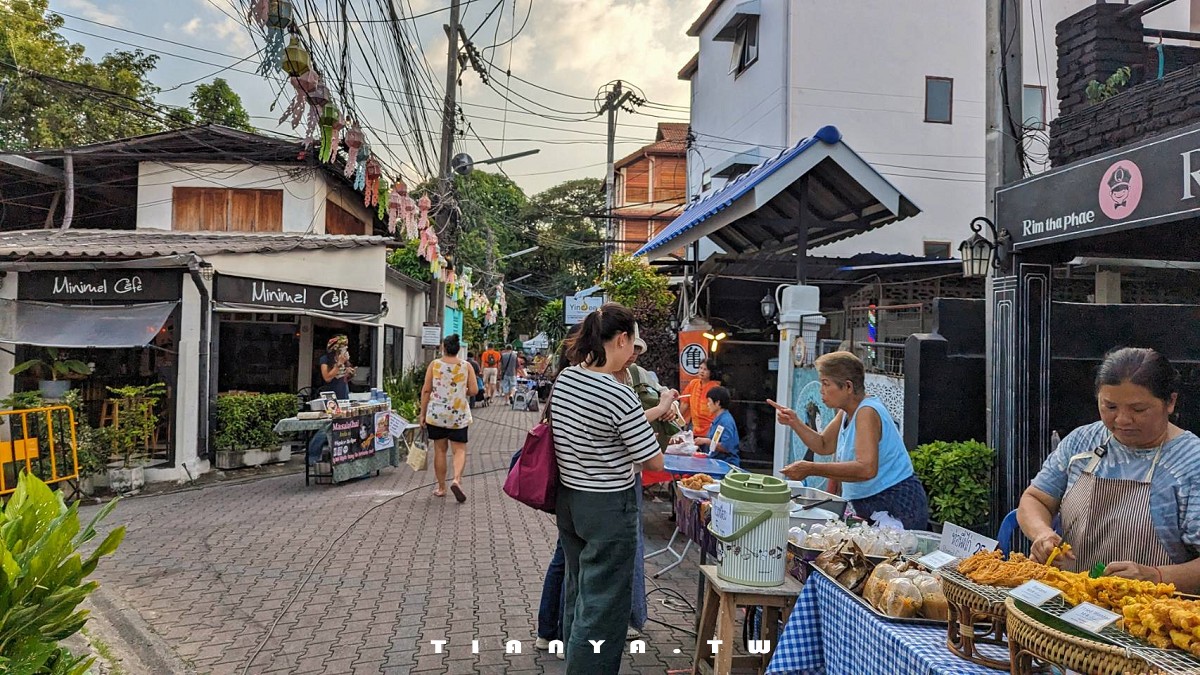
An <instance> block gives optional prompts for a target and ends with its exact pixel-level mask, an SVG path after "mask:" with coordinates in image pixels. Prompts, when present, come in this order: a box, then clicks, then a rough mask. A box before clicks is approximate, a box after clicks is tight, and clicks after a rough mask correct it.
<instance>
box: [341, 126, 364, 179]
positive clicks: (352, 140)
mask: <svg viewBox="0 0 1200 675" xmlns="http://www.w3.org/2000/svg"><path fill="white" fill-rule="evenodd" d="M349 123H350V131H347V132H346V171H345V172H344V173H345V175H346V178H351V177H353V176H354V172H355V170H356V169H357V168H358V153H359V151H360V150H362V147H363V143H366V137H365V136H364V135H363V131H362V127H360V126H358V121H356V120H349Z"/></svg>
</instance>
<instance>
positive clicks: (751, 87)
mask: <svg viewBox="0 0 1200 675" xmlns="http://www.w3.org/2000/svg"><path fill="white" fill-rule="evenodd" d="M1091 4H1093V0H1044V2H1039V3H1037V10H1036V11H1031V10H1030V8H1029V7H1028V6H1025V7H1024V10H1025V11H1024V12H1023V23H1024V30H1023V41H1024V74H1023V77H1024V83H1025V84H1027V85H1038V86H1045V87H1046V89H1047V92H1046V101H1047V107H1048V111H1047V112H1046V119H1047V120H1052V119H1054V117H1055V116H1056V114H1057V100H1058V91H1057V84H1056V75H1055V70H1056V53H1057V52H1056V47H1055V31H1054V27H1055V25H1056V24H1057V23H1058V22H1060V21H1062V20H1063V19H1065V18H1066V17H1068V16H1070V15H1071V14H1074V13H1075V12H1077V11H1079V10H1081V9H1083V8H1085V7H1087V6H1089V5H1091ZM1191 4H1192V3H1183V2H1177V3H1174V4H1172V5H1168V6H1167V7H1165V8H1163V9H1161V10H1159V11H1157V12H1154V13H1153V14H1150V15H1149V16H1147V17H1146V21H1145V23H1146V25H1148V26H1152V27H1157V28H1175V29H1181V30H1186V29H1188V28H1189V26H1190V23H1191V17H1192V14H1193V13H1192V7H1191ZM736 5H737V3H736V2H733V1H732V0H731V1H729V2H725V3H723V5H722V6H721V8H720V9H719V10H718V11H717V12H716V14H715V15H714V16H713V18H712V19H711V20H710V21H709V22H708V23H707V24H706V26H705V27H704V28H703V30H702V31H701V35H700V37H699V39H698V47H699V52H700V60H699V70H698V71H697V73H696V74H695V76H694V77H693V80H692V111H691V122H692V128H693V132H694V133H696V135H697V141H696V145H695V151H694V152H689V153H688V189H689V195H697V194H699V192H700V182H701V178H700V177H701V174H702V172H703V170H704V168H705V167H707V168H712V167H714V166H717V165H719V164H720V163H721V162H723V161H725V160H727V159H728V158H729V157H731V156H733V155H734V154H736V153H739V152H746V151H754V150H757V151H758V152H759V153H760V154H761V155H762V156H764V157H770V156H773V155H775V154H777V153H778V152H779V151H780V150H781V149H783V148H784V147H789V146H791V145H794V144H795V143H797V142H799V141H800V140H801V139H802V138H804V137H806V136H808V135H810V134H812V133H814V132H815V131H816V130H817V129H819V128H820V127H822V126H824V125H826V124H832V125H835V126H837V127H838V128H839V129H840V130H841V131H842V133H843V135H844V137H845V140H846V142H847V143H848V144H849V145H850V147H852V148H854V150H855V151H857V152H858V153H859V154H861V155H862V156H863V158H864V159H866V160H867V161H868V162H870V163H871V164H872V165H874V166H875V167H876V169H877V170H878V171H880V172H881V173H882V174H884V175H885V177H886V178H888V180H890V181H892V182H893V184H894V185H895V186H896V187H897V188H899V189H900V190H901V191H903V192H904V193H905V194H906V195H908V197H909V198H911V199H912V200H913V201H914V202H915V203H916V204H917V205H918V206H919V207H920V208H921V209H923V213H922V214H921V215H919V216H917V217H915V218H910V219H908V220H905V221H903V222H901V223H897V224H895V225H891V226H888V227H885V228H882V229H881V230H877V231H875V232H870V233H867V234H864V235H860V236H857V237H853V238H851V239H848V240H846V241H844V242H840V243H837V244H833V245H830V246H826V247H822V248H819V249H816V250H815V252H817V253H819V254H822V255H852V254H854V253H857V252H862V251H880V252H886V253H907V254H915V255H920V254H922V253H923V252H924V241H926V240H929V241H947V242H951V245H952V249H954V250H956V249H957V245H958V243H959V242H961V241H962V240H963V239H965V238H966V236H967V235H968V234H969V232H968V230H967V224H968V223H969V222H970V220H971V218H973V217H975V216H978V215H983V214H984V204H985V201H984V197H985V195H984V183H983V179H984V100H985V86H986V82H987V73H986V68H985V42H984V23H985V18H986V17H985V3H983V2H981V1H979V2H963V1H962V0H914V1H912V2H905V3H897V2H894V1H891V0H858V1H856V2H837V1H835V0H793V1H792V2H786V1H785V0H762V3H761V9H762V17H761V20H760V46H759V54H760V55H759V61H758V63H756V64H754V65H752V66H751V67H750V68H749V69H747V70H746V72H744V73H743V74H741V75H740V76H738V77H734V76H733V75H731V74H729V59H730V52H731V49H732V43H728V42H714V41H713V40H712V36H713V35H714V34H715V33H716V32H717V30H718V29H719V28H720V27H721V26H722V25H724V23H725V22H726V20H727V19H728V17H729V16H730V15H731V14H732V13H733V11H734V8H735V7H736ZM784 27H786V30H784ZM867 64H869V67H866V65H867ZM926 76H938V77H950V78H953V79H954V93H953V98H954V108H953V123H952V124H948V125H947V124H930V123H926V122H925V121H924V105H925V96H924V95H925V91H924V88H925V77H926ZM1041 135H1042V137H1043V140H1039V141H1031V142H1030V155H1031V159H1032V160H1034V161H1032V166H1031V168H1032V169H1033V170H1034V171H1042V170H1045V169H1047V168H1049V160H1048V157H1047V156H1046V155H1047V152H1046V146H1045V142H1044V132H1043V133H1042V134H1041ZM722 185H723V182H722V181H721V180H719V179H717V180H714V181H713V188H714V189H717V188H720V187H721V186H722Z"/></svg>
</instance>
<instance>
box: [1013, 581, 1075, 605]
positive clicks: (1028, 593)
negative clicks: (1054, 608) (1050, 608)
mask: <svg viewBox="0 0 1200 675" xmlns="http://www.w3.org/2000/svg"><path fill="white" fill-rule="evenodd" d="M1060 593H1062V591H1060V590H1058V589H1057V588H1054V587H1052V586H1047V585H1046V584H1043V583H1042V582H1040V581H1026V582H1025V583H1023V584H1021V585H1020V586H1017V587H1016V588H1014V589H1012V590H1011V591H1009V592H1008V594H1009V595H1011V596H1013V597H1014V598H1016V599H1018V600H1023V601H1025V602H1027V603H1029V604H1031V605H1033V606H1034V607H1041V606H1042V605H1044V604H1046V603H1047V602H1049V601H1050V599H1051V598H1053V597H1055V596H1057V595H1059V594H1060Z"/></svg>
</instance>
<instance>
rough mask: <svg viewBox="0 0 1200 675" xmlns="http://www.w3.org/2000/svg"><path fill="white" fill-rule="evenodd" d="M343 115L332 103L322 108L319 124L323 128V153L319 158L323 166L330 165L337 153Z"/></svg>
mask: <svg viewBox="0 0 1200 675" xmlns="http://www.w3.org/2000/svg"><path fill="white" fill-rule="evenodd" d="M341 121H342V113H341V111H340V110H338V109H337V106H336V105H334V104H333V103H332V102H329V103H326V104H325V106H324V107H323V108H321V116H320V118H319V119H318V120H317V123H318V124H320V126H321V152H320V155H318V157H319V158H320V160H321V162H322V163H323V164H328V163H329V161H330V160H331V159H333V155H334V154H335V153H336V152H337V137H338V132H339V131H340V130H341Z"/></svg>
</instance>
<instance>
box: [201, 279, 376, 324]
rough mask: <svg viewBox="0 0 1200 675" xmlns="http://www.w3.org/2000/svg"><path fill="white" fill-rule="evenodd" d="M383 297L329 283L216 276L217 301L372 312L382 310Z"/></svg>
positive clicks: (260, 305) (341, 311)
mask: <svg viewBox="0 0 1200 675" xmlns="http://www.w3.org/2000/svg"><path fill="white" fill-rule="evenodd" d="M381 299H382V296H381V295H380V294H379V293H367V292H365V291H351V290H346V289H342V288H330V287H328V286H308V285H305V284H291V283H287V282H284V281H268V280H266V279H249V278H246V277H231V276H226V275H224V274H222V275H220V276H219V277H217V290H216V300H217V302H228V303H237V304H241V305H256V306H259V307H284V308H288V309H313V310H319V311H322V312H340V313H344V314H372V315H373V314H378V313H379V311H380V301H381Z"/></svg>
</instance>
